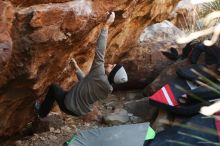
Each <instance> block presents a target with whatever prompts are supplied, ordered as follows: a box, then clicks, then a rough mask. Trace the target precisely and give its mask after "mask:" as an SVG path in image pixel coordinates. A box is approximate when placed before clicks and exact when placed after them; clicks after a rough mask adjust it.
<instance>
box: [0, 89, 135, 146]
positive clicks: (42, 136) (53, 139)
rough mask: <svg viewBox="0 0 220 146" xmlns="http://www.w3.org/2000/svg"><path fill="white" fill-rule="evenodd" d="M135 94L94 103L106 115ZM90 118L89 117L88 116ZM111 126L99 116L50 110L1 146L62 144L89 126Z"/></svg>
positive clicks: (118, 94) (114, 96) (52, 145)
mask: <svg viewBox="0 0 220 146" xmlns="http://www.w3.org/2000/svg"><path fill="white" fill-rule="evenodd" d="M125 96H126V97H125ZM130 96H136V95H132V94H130V95H128V94H127V95H123V94H120V93H117V94H113V95H111V96H110V97H108V98H107V99H106V100H104V101H101V102H98V103H96V107H98V110H99V111H100V112H101V115H102V116H104V115H108V114H110V113H112V112H113V111H114V110H115V109H120V108H122V107H123V104H124V103H125V102H127V101H129V100H132V98H136V97H130ZM90 118H91V117H90ZM128 123H129V122H128ZM106 126H111V124H107V123H105V122H104V121H103V119H102V118H101V116H99V118H93V119H92V120H91V119H86V118H85V117H83V118H78V117H73V116H69V115H66V114H63V113H57V112H56V113H55V112H51V113H50V114H49V116H47V117H46V118H43V119H37V120H36V121H35V122H33V123H30V124H29V125H28V126H27V127H26V128H25V129H24V130H23V131H21V132H20V133H19V134H18V135H17V136H15V137H13V138H10V139H9V140H7V141H6V142H4V143H2V144H1V143H0V145H2V146H62V145H63V143H64V142H65V141H67V140H69V139H71V137H72V136H73V135H74V134H75V133H77V132H79V131H80V130H86V129H91V128H98V127H106Z"/></svg>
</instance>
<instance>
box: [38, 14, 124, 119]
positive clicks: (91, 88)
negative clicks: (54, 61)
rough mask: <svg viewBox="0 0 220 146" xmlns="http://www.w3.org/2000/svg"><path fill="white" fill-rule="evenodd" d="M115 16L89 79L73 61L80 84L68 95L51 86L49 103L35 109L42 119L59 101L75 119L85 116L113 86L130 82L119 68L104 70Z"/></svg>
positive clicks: (101, 39) (99, 44) (104, 33)
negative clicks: (109, 36)
mask: <svg viewBox="0 0 220 146" xmlns="http://www.w3.org/2000/svg"><path fill="white" fill-rule="evenodd" d="M114 19H115V13H114V12H112V13H111V14H110V16H109V18H108V20H107V22H106V24H105V26H104V28H103V29H102V31H101V34H100V36H99V38H98V42H97V46H96V52H95V58H94V60H93V64H92V67H91V70H90V72H89V73H88V75H87V76H85V75H84V73H83V72H82V71H81V70H80V68H79V67H78V65H77V63H76V61H75V59H72V60H71V61H70V64H71V66H72V67H74V68H75V70H76V71H75V72H76V74H77V77H78V80H79V82H78V83H76V84H75V85H74V86H73V87H72V88H71V89H70V91H68V92H66V91H64V90H63V89H62V88H60V87H59V86H57V85H51V86H50V87H49V90H48V92H47V95H46V98H45V100H44V101H43V102H42V103H40V102H39V101H36V103H35V109H36V111H37V112H38V114H39V116H40V117H46V116H47V115H48V113H49V112H50V110H51V109H52V106H53V103H54V102H55V101H56V102H57V103H58V105H59V107H60V109H61V110H62V111H63V112H65V113H67V114H70V115H73V116H81V115H85V114H86V113H88V112H90V111H91V109H92V104H93V103H94V102H96V101H97V100H101V99H105V98H106V97H107V96H108V94H110V93H111V92H112V90H113V87H112V85H113V84H120V83H125V82H127V81H128V77H127V73H126V71H125V69H124V68H123V66H121V65H119V64H114V65H112V64H108V65H107V66H106V67H105V66H104V57H105V49H106V44H107V36H108V28H109V26H110V25H111V24H112V23H113V22H114Z"/></svg>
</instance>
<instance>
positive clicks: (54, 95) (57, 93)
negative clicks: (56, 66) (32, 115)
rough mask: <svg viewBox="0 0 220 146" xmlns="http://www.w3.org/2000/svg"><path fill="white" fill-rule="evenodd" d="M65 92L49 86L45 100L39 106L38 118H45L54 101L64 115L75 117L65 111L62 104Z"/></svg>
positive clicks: (57, 87)
mask: <svg viewBox="0 0 220 146" xmlns="http://www.w3.org/2000/svg"><path fill="white" fill-rule="evenodd" d="M66 94H67V92H66V91H64V90H63V89H62V88H61V87H59V86H58V85H50V87H49V89H48V92H47V95H46V97H45V100H44V101H43V103H42V104H41V106H40V109H39V112H38V114H39V116H40V117H42V118H43V117H46V116H47V115H48V113H49V112H50V111H51V109H52V107H53V104H54V102H55V101H56V102H57V103H58V105H59V107H60V109H61V110H62V111H63V112H65V113H66V114H70V115H73V116H76V115H75V114H74V113H72V112H71V111H69V110H67V109H66V107H65V104H64V99H65V96H66Z"/></svg>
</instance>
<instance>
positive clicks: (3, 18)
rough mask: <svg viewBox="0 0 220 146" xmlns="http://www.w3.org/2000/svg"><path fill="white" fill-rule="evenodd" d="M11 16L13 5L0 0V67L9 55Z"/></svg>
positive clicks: (12, 14)
mask: <svg viewBox="0 0 220 146" xmlns="http://www.w3.org/2000/svg"><path fill="white" fill-rule="evenodd" d="M13 16H14V11H13V6H12V5H11V4H10V3H9V2H3V1H0V34H1V35H0V68H2V67H3V66H5V65H6V63H7V61H8V60H9V58H10V57H11V52H12V39H11V27H12V21H13V18H14V17H13Z"/></svg>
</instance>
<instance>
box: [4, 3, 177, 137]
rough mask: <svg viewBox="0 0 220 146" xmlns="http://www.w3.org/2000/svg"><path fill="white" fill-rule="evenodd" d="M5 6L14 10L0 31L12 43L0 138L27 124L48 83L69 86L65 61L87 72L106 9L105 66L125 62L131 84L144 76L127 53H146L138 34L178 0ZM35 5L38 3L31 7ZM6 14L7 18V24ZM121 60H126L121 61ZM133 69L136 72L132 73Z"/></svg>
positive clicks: (165, 14) (6, 68) (70, 78)
mask: <svg viewBox="0 0 220 146" xmlns="http://www.w3.org/2000/svg"><path fill="white" fill-rule="evenodd" d="M11 2H12V3H13V4H14V6H15V7H16V8H17V9H15V19H14V21H13V24H14V25H13V27H12V28H11V30H10V27H9V26H11V25H8V28H7V29H4V30H7V32H8V34H9V33H10V31H11V33H12V35H11V38H12V41H11V39H10V37H8V38H7V39H6V40H7V41H9V42H11V43H9V44H12V42H13V51H12V54H11V58H10V59H9V60H7V61H6V64H7V65H5V66H4V67H3V68H2V69H1V70H0V107H1V108H0V115H1V116H0V136H5V135H11V134H13V133H15V132H17V131H18V130H19V129H21V128H22V127H24V126H25V125H26V124H27V123H28V122H29V121H31V120H33V117H34V114H33V113H34V112H33V103H34V101H35V99H37V98H39V97H44V95H45V93H46V91H47V87H48V86H49V85H50V84H52V83H57V84H59V85H61V86H62V87H63V88H65V89H69V88H70V87H71V86H72V85H73V83H74V81H76V76H75V74H74V71H73V70H71V69H70V67H69V65H68V62H69V58H71V57H74V58H75V59H76V60H77V62H78V63H79V65H80V67H81V68H82V69H83V70H84V71H85V72H88V71H89V68H90V66H91V63H92V60H93V56H94V49H95V44H96V39H97V36H98V34H99V32H100V29H101V27H102V24H103V22H104V21H105V20H106V12H107V11H110V10H113V11H115V12H116V21H115V23H114V24H113V25H112V27H111V28H110V30H109V32H110V34H109V39H108V47H107V55H106V62H108V63H118V62H121V63H123V64H125V66H126V69H127V70H128V74H131V76H130V79H131V80H133V81H135V80H136V79H137V78H136V77H137V76H138V75H140V74H142V73H145V72H141V69H142V68H141V65H143V63H142V64H140V65H139V62H138V61H136V62H134V64H135V65H134V66H132V67H131V66H129V64H130V62H132V59H134V60H136V58H133V53H134V54H135V55H137V56H138V55H139V59H141V57H143V56H141V55H142V54H146V55H147V49H145V50H142V49H141V48H146V46H143V43H140V41H139V37H140V34H141V32H142V31H143V29H144V28H145V27H147V26H149V25H151V24H154V23H156V22H161V21H163V20H165V19H166V18H168V16H169V14H170V12H171V11H172V10H173V8H174V7H175V5H176V3H177V2H178V0H166V1H161V0H149V1H146V0H120V1H111V0H101V1H100V0H93V1H89V0H76V1H69V2H67V1H65V0H46V1H34V0H31V1H24V0H12V1H11ZM40 3H44V4H41V5H36V4H40ZM1 4H2V2H1ZM4 7H5V6H4ZM7 14H9V13H7ZM11 16H13V15H10V17H9V18H10V19H7V20H8V21H9V22H11V18H13V17H11ZM1 22H2V21H1ZM9 24H11V23H9ZM0 25H1V24H0ZM8 36H9V35H8ZM145 45H147V44H145ZM8 48H9V47H8ZM164 49H166V48H164ZM0 53H1V52H0ZM157 55H158V54H157V53H155V54H154V55H153V56H155V57H153V58H158V57H157ZM160 56H161V55H160ZM127 57H132V59H128V60H127V61H126V58H127ZM146 59H147V60H146V62H144V63H146V64H149V66H150V65H151V63H152V62H151V61H152V60H151V55H149V57H147V58H146ZM143 60H144V59H143ZM144 61H145V60H144ZM156 61H164V60H157V59H156ZM136 67H138V68H139V70H138V71H140V72H135V75H133V74H132V73H133V71H134V70H136ZM140 68H141V69H140ZM152 70H154V69H151V70H150V71H152ZM145 71H146V70H145ZM136 73H138V75H136ZM134 76H135V77H134ZM154 77H155V74H154V73H153V75H152V76H151V75H147V78H148V79H151V78H154ZM132 78H133V79H132ZM138 80H139V78H138ZM141 80H144V81H145V80H147V79H146V78H144V77H143V78H141Z"/></svg>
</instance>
